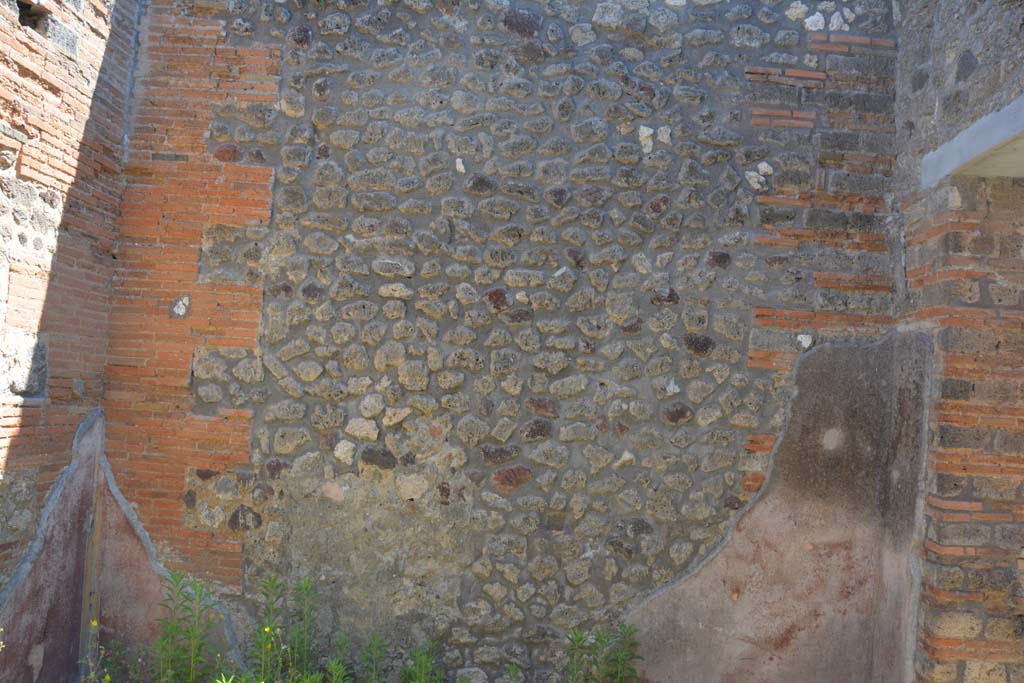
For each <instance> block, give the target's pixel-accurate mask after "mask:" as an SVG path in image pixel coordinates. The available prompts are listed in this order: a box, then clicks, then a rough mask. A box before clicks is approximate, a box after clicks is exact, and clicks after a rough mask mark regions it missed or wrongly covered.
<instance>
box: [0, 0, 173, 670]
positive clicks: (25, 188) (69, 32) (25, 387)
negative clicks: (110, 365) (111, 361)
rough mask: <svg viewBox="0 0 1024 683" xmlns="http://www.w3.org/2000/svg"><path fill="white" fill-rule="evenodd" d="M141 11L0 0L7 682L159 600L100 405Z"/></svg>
mask: <svg viewBox="0 0 1024 683" xmlns="http://www.w3.org/2000/svg"><path fill="white" fill-rule="evenodd" d="M137 10H138V8H137V5H136V3H135V2H134V0H117V2H116V3H114V2H110V3H108V4H107V5H103V4H102V3H97V4H95V5H93V4H91V3H84V6H83V3H82V2H81V0H64V1H63V2H59V3H54V4H52V5H50V4H48V5H47V8H46V9H42V8H41V7H40V6H39V5H32V4H31V3H21V2H19V3H15V2H14V1H13V0H0V52H3V53H4V54H3V58H2V59H0V329H2V339H0V628H2V629H3V632H2V633H0V640H2V641H3V643H4V646H3V648H2V650H0V681H4V682H8V681H9V682H16V683H25V682H34V681H40V682H46V683H50V682H54V683H56V682H60V681H66V680H72V679H75V680H77V673H78V668H79V664H80V660H81V658H82V650H81V647H82V646H81V640H82V634H83V632H84V630H85V629H82V624H86V625H87V624H88V623H89V621H90V620H91V619H93V618H97V617H99V618H100V619H101V621H103V620H107V619H109V620H110V621H111V623H115V622H118V621H123V619H122V618H121V614H120V612H119V609H120V607H121V605H122V604H127V601H134V600H138V601H140V602H145V603H146V604H155V603H156V602H157V601H158V600H159V590H160V575H159V574H158V573H157V569H156V567H155V566H153V565H152V564H151V562H150V557H149V555H148V553H147V548H146V547H145V542H144V540H143V539H142V538H141V537H139V536H138V535H136V534H135V533H134V531H135V529H134V527H133V526H132V524H131V519H130V517H131V514H132V513H131V511H130V509H128V508H127V507H122V505H121V504H119V503H118V500H117V494H116V490H114V489H112V488H111V487H109V486H108V485H107V483H106V481H107V477H106V476H105V473H104V467H102V461H103V457H102V454H103V443H104V421H103V417H102V413H101V412H100V411H99V409H98V408H97V407H96V406H98V405H99V403H100V400H101V397H102V395H103V379H102V378H103V366H104V363H105V354H106V347H107V335H108V330H109V328H110V324H111V321H110V283H111V280H112V278H113V266H114V262H115V259H116V255H115V247H114V245H115V239H116V234H115V230H116V219H117V215H118V210H119V208H118V207H119V202H120V196H121V192H122V189H123V187H124V173H123V170H124V169H123V166H124V161H123V140H124V137H125V122H126V119H127V109H128V103H129V99H130V87H129V85H130V82H131V74H132V69H133V62H134V54H135V42H136V29H137V22H138V11H137ZM104 12H105V13H106V14H104ZM107 32H109V36H110V38H109V40H107V39H106V38H105V37H104V36H105V35H106V34H107ZM94 91H95V92H94ZM121 503H123V499H122V500H121ZM98 527H102V534H101V535H97V528H98ZM97 538H103V539H104V543H103V544H102V546H100V545H99V544H98V543H94V542H93V541H94V539H97ZM114 572H117V576H118V577H131V578H129V579H128V580H124V581H123V582H122V581H119V582H118V585H117V589H116V591H111V592H108V593H107V594H108V595H116V596H117V600H119V601H123V602H117V601H112V602H111V603H110V604H109V605H103V606H100V605H99V604H98V601H97V600H96V590H97V584H96V582H95V579H96V577H97V576H98V577H100V578H101V579H102V580H103V581H102V582H101V584H102V583H103V582H107V583H109V581H110V580H111V577H112V576H114ZM100 587H101V588H103V586H102V585H101V586H100ZM106 589H107V590H108V591H109V590H110V586H106ZM154 598H155V599H154ZM125 626H129V627H131V628H136V629H142V630H136V631H135V632H137V633H142V634H144V633H145V627H146V625H145V624H125Z"/></svg>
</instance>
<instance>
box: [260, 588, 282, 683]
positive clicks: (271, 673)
mask: <svg viewBox="0 0 1024 683" xmlns="http://www.w3.org/2000/svg"><path fill="white" fill-rule="evenodd" d="M260 595H261V597H262V605H260V613H259V618H258V619H257V622H256V625H257V628H256V637H255V639H254V641H253V647H254V648H255V653H254V657H253V659H254V660H255V665H256V668H257V669H258V671H257V672H254V673H257V676H256V678H257V680H259V681H267V682H268V683H271V682H273V683H276V681H278V680H279V679H280V678H281V676H282V674H283V673H284V652H285V649H284V643H283V642H282V640H283V639H282V633H283V628H284V626H283V624H282V623H281V621H282V615H281V603H282V601H283V599H284V586H283V585H282V584H281V581H280V579H278V578H277V577H276V576H273V575H271V576H268V577H267V578H266V579H264V581H263V583H262V584H260Z"/></svg>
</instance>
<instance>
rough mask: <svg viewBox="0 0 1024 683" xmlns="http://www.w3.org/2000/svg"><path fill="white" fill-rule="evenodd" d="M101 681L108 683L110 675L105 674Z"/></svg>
mask: <svg viewBox="0 0 1024 683" xmlns="http://www.w3.org/2000/svg"><path fill="white" fill-rule="evenodd" d="M103 680H104V681H106V682H107V683H110V674H107V675H106V676H104V677H103Z"/></svg>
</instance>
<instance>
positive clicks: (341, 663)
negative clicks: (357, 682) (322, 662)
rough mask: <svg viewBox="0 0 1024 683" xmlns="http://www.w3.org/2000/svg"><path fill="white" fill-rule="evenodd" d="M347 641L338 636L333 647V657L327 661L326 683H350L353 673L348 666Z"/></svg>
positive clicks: (346, 638)
mask: <svg viewBox="0 0 1024 683" xmlns="http://www.w3.org/2000/svg"><path fill="white" fill-rule="evenodd" d="M349 648H350V644H349V639H348V637H347V636H345V635H339V636H338V638H337V641H336V644H335V647H334V656H332V657H331V658H330V659H328V660H327V667H326V668H327V681H328V683H352V681H353V672H352V667H351V666H350V665H349V662H348V657H349Z"/></svg>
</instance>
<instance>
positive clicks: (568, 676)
mask: <svg viewBox="0 0 1024 683" xmlns="http://www.w3.org/2000/svg"><path fill="white" fill-rule="evenodd" d="M566 637H567V639H568V641H569V646H568V647H567V648H566V663H565V670H564V671H563V674H564V676H565V683H584V681H585V680H586V676H587V670H588V667H589V663H590V648H589V646H588V641H589V640H590V635H589V634H588V633H587V632H586V631H583V630H582V629H578V628H574V629H572V630H570V631H569V633H568V634H567V636H566Z"/></svg>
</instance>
